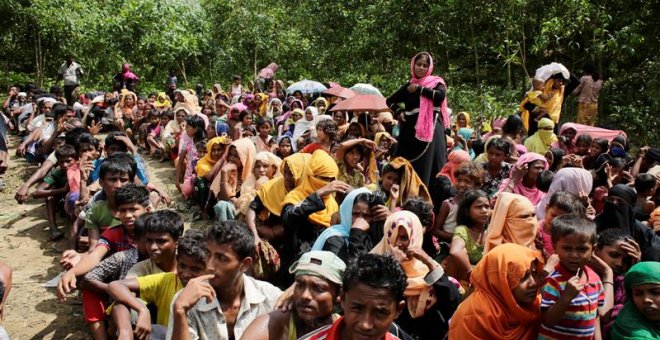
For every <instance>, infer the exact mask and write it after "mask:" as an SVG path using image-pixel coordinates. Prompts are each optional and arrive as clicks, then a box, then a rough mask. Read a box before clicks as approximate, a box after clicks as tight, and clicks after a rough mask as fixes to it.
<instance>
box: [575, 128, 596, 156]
mask: <svg viewBox="0 0 660 340" xmlns="http://www.w3.org/2000/svg"><path fill="white" fill-rule="evenodd" d="M592 141H593V139H592V138H591V136H590V135H588V134H581V135H578V136H577V138H576V139H575V154H576V155H578V156H582V157H584V156H586V155H588V154H589V148H590V147H591V142H592Z"/></svg>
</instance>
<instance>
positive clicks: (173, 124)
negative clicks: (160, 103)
mask: <svg viewBox="0 0 660 340" xmlns="http://www.w3.org/2000/svg"><path fill="white" fill-rule="evenodd" d="M162 116H167V117H168V118H169V120H168V122H167V124H166V125H165V127H164V128H163V131H162V132H161V139H162V141H163V150H164V151H165V153H166V154H167V155H168V156H169V158H170V159H171V160H172V161H174V160H175V159H176V158H177V155H178V153H179V152H178V150H179V139H180V138H181V132H182V131H183V130H184V126H185V124H186V122H185V117H186V111H185V110H178V111H176V116H175V115H174V113H173V112H172V110H169V109H167V110H165V111H164V113H163V115H162ZM162 116H161V117H162ZM175 117H176V118H175ZM172 118H175V119H172Z"/></svg>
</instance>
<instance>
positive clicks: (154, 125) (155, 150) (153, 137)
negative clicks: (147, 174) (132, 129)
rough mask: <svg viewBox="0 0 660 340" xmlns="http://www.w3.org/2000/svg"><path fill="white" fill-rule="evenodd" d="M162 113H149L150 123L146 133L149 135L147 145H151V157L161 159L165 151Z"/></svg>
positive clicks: (151, 111)
mask: <svg viewBox="0 0 660 340" xmlns="http://www.w3.org/2000/svg"><path fill="white" fill-rule="evenodd" d="M160 116H161V112H160V111H158V110H156V109H153V110H150V111H149V123H145V125H146V126H145V133H146V135H147V143H148V144H149V156H152V157H157V158H158V157H160V156H161V153H162V151H163V149H164V148H163V144H162V143H161V138H160V135H161V130H162V129H163V127H162V125H161V124H160Z"/></svg>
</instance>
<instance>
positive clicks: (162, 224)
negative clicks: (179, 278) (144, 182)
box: [126, 210, 183, 278]
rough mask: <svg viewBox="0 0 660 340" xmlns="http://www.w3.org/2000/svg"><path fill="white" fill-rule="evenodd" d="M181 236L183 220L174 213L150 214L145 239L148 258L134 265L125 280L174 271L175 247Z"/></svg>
mask: <svg viewBox="0 0 660 340" xmlns="http://www.w3.org/2000/svg"><path fill="white" fill-rule="evenodd" d="M182 234H183V220H182V219H181V216H180V215H179V214H177V213H176V212H174V211H170V210H163V211H157V212H155V213H152V214H150V218H149V221H148V222H147V224H146V237H145V243H146V247H147V252H148V253H149V258H148V259H146V260H143V261H141V262H138V263H137V264H135V265H134V266H133V267H132V268H131V269H130V270H129V271H128V274H126V278H132V277H140V276H147V275H151V274H158V273H168V272H173V271H175V270H176V266H177V263H176V257H175V253H176V247H177V242H178V241H179V237H181V235H182Z"/></svg>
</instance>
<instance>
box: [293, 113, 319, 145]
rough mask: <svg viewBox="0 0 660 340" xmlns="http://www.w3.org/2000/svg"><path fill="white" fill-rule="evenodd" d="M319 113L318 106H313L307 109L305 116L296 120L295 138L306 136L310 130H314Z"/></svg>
mask: <svg viewBox="0 0 660 340" xmlns="http://www.w3.org/2000/svg"><path fill="white" fill-rule="evenodd" d="M294 113H295V110H294ZM318 115H319V114H318V110H316V108H315V107H313V106H312V107H308V108H307V109H305V111H304V113H303V118H302V119H300V120H299V121H297V122H296V126H295V128H294V129H293V140H298V138H300V137H302V136H304V135H305V134H306V133H307V132H308V131H310V130H312V129H313V128H314V124H315V123H316V117H318Z"/></svg>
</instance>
